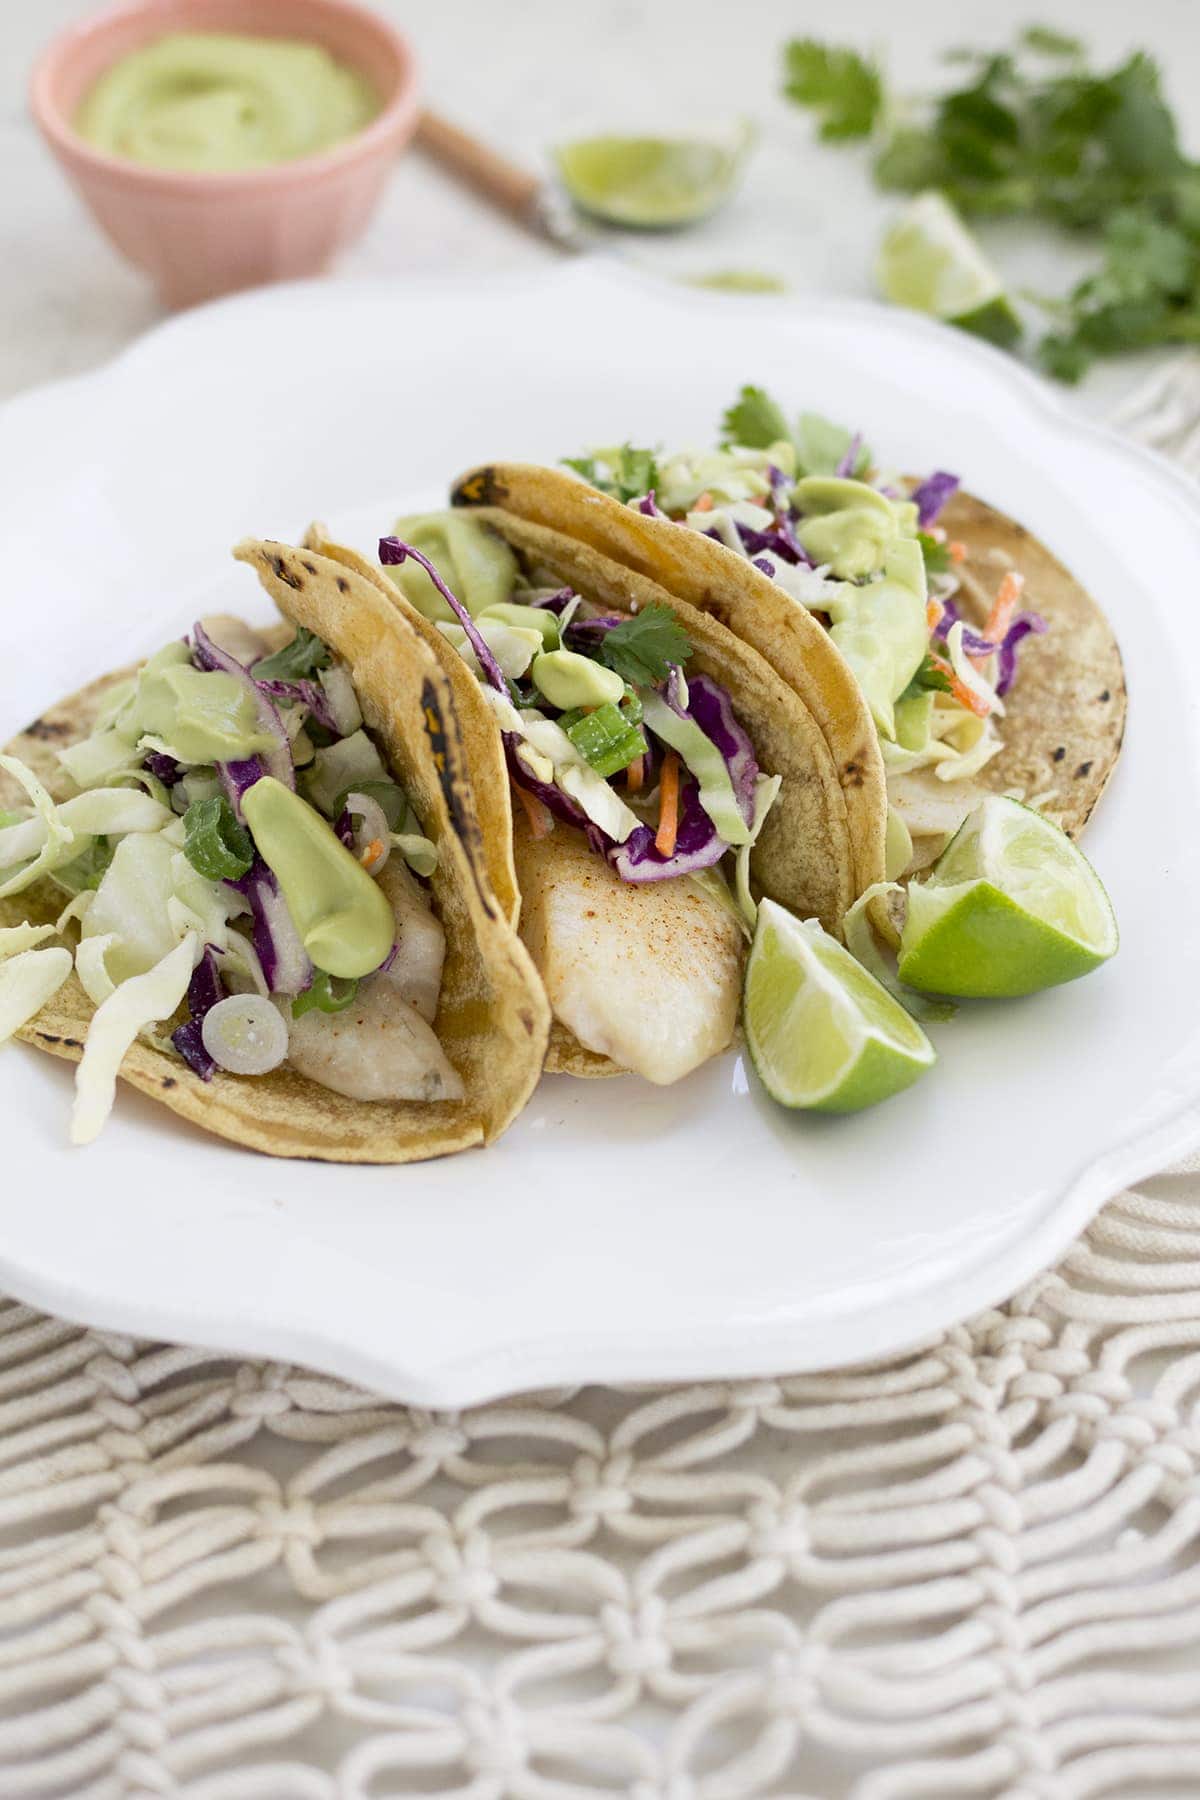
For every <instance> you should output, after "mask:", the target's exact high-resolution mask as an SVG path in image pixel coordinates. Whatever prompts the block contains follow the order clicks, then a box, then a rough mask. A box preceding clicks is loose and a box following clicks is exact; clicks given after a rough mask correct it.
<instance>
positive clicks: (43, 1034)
mask: <svg viewBox="0 0 1200 1800" xmlns="http://www.w3.org/2000/svg"><path fill="white" fill-rule="evenodd" d="M37 1036H38V1042H39V1043H41V1044H61V1043H62V1039H61V1038H60V1037H58V1036H57V1035H56V1034H55V1033H54V1032H53V1031H39V1032H38V1034H37Z"/></svg>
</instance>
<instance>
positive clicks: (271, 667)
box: [253, 625, 333, 681]
mask: <svg viewBox="0 0 1200 1800" xmlns="http://www.w3.org/2000/svg"><path fill="white" fill-rule="evenodd" d="M332 661H333V657H332V656H331V655H330V653H329V646H328V645H327V644H325V643H323V642H322V640H321V639H320V638H319V637H318V636H317V634H316V632H314V631H306V630H305V629H304V627H303V625H297V627H296V635H295V637H294V638H293V639H292V641H291V643H290V644H285V645H284V646H283V649H282V650H276V651H275V653H274V655H273V656H264V657H263V658H262V660H261V661H260V662H256V663H255V664H254V665H253V674H254V679H255V681H299V680H301V679H302V678H303V677H304V676H305V675H315V674H316V672H317V670H318V669H327V668H328V667H329V665H330V663H331V662H332Z"/></svg>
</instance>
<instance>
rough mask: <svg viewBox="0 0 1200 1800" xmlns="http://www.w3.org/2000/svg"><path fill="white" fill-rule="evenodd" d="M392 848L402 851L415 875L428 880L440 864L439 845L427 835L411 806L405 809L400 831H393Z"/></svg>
mask: <svg viewBox="0 0 1200 1800" xmlns="http://www.w3.org/2000/svg"><path fill="white" fill-rule="evenodd" d="M392 849H393V850H398V851H399V852H400V855H401V856H402V857H403V858H404V860H405V862H406V863H407V864H408V866H409V868H410V869H411V870H412V872H413V874H414V875H420V876H422V877H423V878H424V879H425V880H426V881H428V880H429V877H430V876H431V875H432V874H433V872H434V870H435V869H436V868H437V866H438V849H437V845H436V844H435V843H434V842H433V840H432V838H428V837H426V836H425V833H424V832H423V831H422V829H421V821H420V819H418V817H417V815H416V813H415V812H414V811H413V809H412V807H411V806H406V807H405V809H404V819H403V821H402V823H401V826H400V829H399V831H393V833H392Z"/></svg>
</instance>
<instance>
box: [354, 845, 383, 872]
mask: <svg viewBox="0 0 1200 1800" xmlns="http://www.w3.org/2000/svg"><path fill="white" fill-rule="evenodd" d="M382 855H383V839H382V838H372V839H371V841H370V843H369V844H368V845H367V846H366V848H365V850H364V851H363V853H362V855H361V856H360V857H359V859H358V860H359V862H360V863H361V864H362V866H363V868H364V869H369V868H371V866H372V865H373V864H374V863H377V862H378V861H379V858H380V857H381V856H382Z"/></svg>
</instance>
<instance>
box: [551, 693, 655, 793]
mask: <svg viewBox="0 0 1200 1800" xmlns="http://www.w3.org/2000/svg"><path fill="white" fill-rule="evenodd" d="M560 722H561V721H560ZM566 733H567V736H568V737H569V738H570V740H571V742H572V743H573V744H574V746H575V748H576V749H577V750H578V752H579V754H580V755H581V756H582V757H584V758H585V760H586V761H587V762H589V763H590V764H591V766H592V768H593V769H595V771H596V773H597V775H601V776H603V777H604V778H605V780H607V779H608V777H609V776H610V775H617V774H619V773H620V771H621V770H622V769H627V768H628V767H629V765H630V763H631V762H632V761H633V759H634V757H635V756H644V755H645V754H646V740H645V738H644V737H643V736H642V734H641V732H640V731H639V730H638V728H637V726H636V725H631V724H630V723H629V721H628V719H627V718H626V717H625V715H624V714H623V713H622V712H621V710H620V708H619V707H618V706H615V705H614V704H613V702H612V701H611V700H606V701H605V702H604V704H603V706H598V707H597V708H596V710H595V712H590V713H585V714H584V715H583V717H582V718H580V719H576V720H575V721H574V722H573V723H572V724H570V725H568V726H567V727H566Z"/></svg>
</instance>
